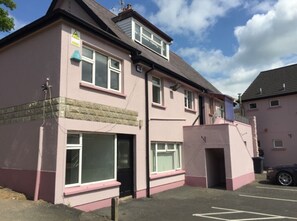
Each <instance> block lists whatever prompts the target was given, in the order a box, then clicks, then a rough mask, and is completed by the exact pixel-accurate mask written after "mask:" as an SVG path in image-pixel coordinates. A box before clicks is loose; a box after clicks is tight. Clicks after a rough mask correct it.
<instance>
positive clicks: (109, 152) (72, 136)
mask: <svg viewBox="0 0 297 221" xmlns="http://www.w3.org/2000/svg"><path fill="white" fill-rule="evenodd" d="M116 139H117V138H116V135H104V134H79V133H69V134H68V135H67V149H66V175H65V185H66V186H76V185H83V184H90V183H97V182H102V181H108V180H115V179H116Z"/></svg>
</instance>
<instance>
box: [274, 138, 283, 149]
mask: <svg viewBox="0 0 297 221" xmlns="http://www.w3.org/2000/svg"><path fill="white" fill-rule="evenodd" d="M272 142H273V148H283V147H284V145H283V141H282V140H281V139H275V140H273V141H272Z"/></svg>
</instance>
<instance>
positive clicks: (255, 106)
mask: <svg viewBox="0 0 297 221" xmlns="http://www.w3.org/2000/svg"><path fill="white" fill-rule="evenodd" d="M249 109H250V110H254V109H257V103H249Z"/></svg>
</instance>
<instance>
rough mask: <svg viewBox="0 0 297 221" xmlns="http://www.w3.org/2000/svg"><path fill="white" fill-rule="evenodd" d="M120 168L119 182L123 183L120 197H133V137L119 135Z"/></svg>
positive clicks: (118, 172) (118, 154)
mask: <svg viewBox="0 0 297 221" xmlns="http://www.w3.org/2000/svg"><path fill="white" fill-rule="evenodd" d="M117 140H118V153H117V158H118V160H117V161H118V168H117V170H118V171H117V174H118V177H117V181H119V182H120V183H121V186H120V197H124V196H129V195H133V190H134V185H133V184H134V176H133V175H134V172H133V136H130V135H118V136H117Z"/></svg>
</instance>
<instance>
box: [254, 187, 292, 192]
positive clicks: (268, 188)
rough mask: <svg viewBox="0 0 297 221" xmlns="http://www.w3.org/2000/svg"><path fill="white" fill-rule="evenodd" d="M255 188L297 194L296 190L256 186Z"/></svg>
mask: <svg viewBox="0 0 297 221" xmlns="http://www.w3.org/2000/svg"><path fill="white" fill-rule="evenodd" d="M256 188H258V189H267V190H282V191H292V192H297V190H296V189H284V188H272V187H263V186H257V187H256Z"/></svg>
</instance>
